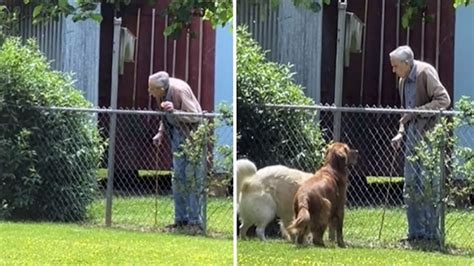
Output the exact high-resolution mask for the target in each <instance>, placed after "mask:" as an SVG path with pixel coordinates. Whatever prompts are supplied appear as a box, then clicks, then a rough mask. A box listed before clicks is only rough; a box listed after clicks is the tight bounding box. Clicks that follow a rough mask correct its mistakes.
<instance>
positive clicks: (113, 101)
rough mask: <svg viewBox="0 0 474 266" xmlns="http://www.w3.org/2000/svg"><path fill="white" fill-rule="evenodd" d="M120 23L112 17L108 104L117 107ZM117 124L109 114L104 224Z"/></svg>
mask: <svg viewBox="0 0 474 266" xmlns="http://www.w3.org/2000/svg"><path fill="white" fill-rule="evenodd" d="M121 25H122V19H121V18H115V17H114V43H113V55H112V84H111V95H110V106H111V108H112V109H117V89H118V56H119V49H120V27H121ZM116 126H117V113H115V112H112V113H111V114H110V129H109V154H108V160H107V191H106V193H105V197H106V204H105V225H106V226H111V225H112V193H113V189H114V170H115V133H116Z"/></svg>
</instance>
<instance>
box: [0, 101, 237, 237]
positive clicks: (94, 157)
mask: <svg viewBox="0 0 474 266" xmlns="http://www.w3.org/2000/svg"><path fill="white" fill-rule="evenodd" d="M31 112H37V113H38V116H37V117H38V119H43V120H44V121H43V122H41V124H42V125H41V126H39V127H38V126H32V127H31V128H30V129H28V130H27V131H28V132H27V133H25V134H26V135H27V136H26V137H25V138H37V139H35V140H34V141H30V140H31V139H29V141H28V143H35V144H34V145H33V144H31V145H30V147H27V148H25V152H22V151H19V152H18V154H12V155H9V156H11V158H1V159H2V162H8V160H11V161H12V162H11V163H12V164H14V163H15V162H14V160H15V156H22V158H26V157H28V158H29V159H31V160H30V161H35V160H36V161H42V162H44V163H43V164H42V165H45V166H44V167H43V168H41V167H36V168H35V169H34V170H32V171H35V173H34V174H31V175H29V176H28V179H26V178H25V179H24V180H25V182H23V183H22V185H21V186H24V187H26V188H28V187H29V186H27V183H28V182H42V183H48V182H49V183H50V185H48V184H42V186H30V187H31V188H32V189H33V188H35V189H36V190H37V191H26V190H25V191H24V193H23V194H24V195H27V197H31V201H33V203H32V204H30V205H31V207H29V208H30V209H34V208H36V209H37V210H41V209H48V210H49V211H48V212H47V214H45V215H42V216H38V217H32V213H35V211H34V210H32V211H31V210H24V215H19V214H18V213H15V210H13V211H9V213H6V212H7V210H9V209H8V208H7V207H5V206H8V204H11V202H13V201H20V200H22V199H21V198H18V195H19V193H16V194H15V195H16V196H17V198H8V197H2V199H1V200H0V201H3V202H0V203H2V206H3V207H5V208H0V217H1V216H2V215H1V214H2V213H1V211H2V209H3V211H4V214H3V216H4V217H7V218H8V217H20V218H24V219H39V220H53V221H73V222H82V223H86V224H96V225H104V224H106V225H111V226H113V227H122V228H128V229H138V230H151V231H155V230H156V231H166V229H165V226H166V225H169V224H172V223H173V222H174V215H175V208H174V202H175V201H174V198H173V186H172V183H173V182H174V181H175V180H173V179H174V178H175V176H176V175H175V174H174V170H173V153H172V150H171V144H172V137H171V135H170V134H167V133H165V134H164V138H163V141H162V143H161V145H160V146H157V145H154V143H153V140H152V139H153V137H154V136H155V134H156V133H157V132H158V128H159V123H160V120H162V119H163V118H164V116H165V115H167V116H169V119H168V120H170V121H174V122H173V125H172V126H171V125H170V124H167V127H165V129H166V131H168V130H171V129H170V128H171V127H172V128H173V130H175V132H173V134H175V133H176V132H178V133H179V134H182V135H180V136H183V137H184V139H186V141H185V142H184V144H183V145H181V146H180V149H179V152H180V156H186V158H188V159H189V160H188V161H189V163H188V164H187V165H186V166H185V167H183V171H184V172H186V175H187V176H188V177H189V178H188V179H187V180H181V182H178V183H179V184H181V185H182V186H181V187H180V188H179V191H178V193H180V195H183V196H182V197H180V199H181V200H182V201H185V202H186V203H185V205H189V206H199V205H201V206H203V208H202V210H189V211H190V212H192V211H196V212H197V213H198V214H197V215H199V218H200V219H202V220H203V223H204V233H206V234H207V235H210V236H215V237H225V238H231V237H232V234H233V222H232V221H233V206H232V203H233V200H232V121H231V118H229V117H225V116H223V115H222V114H210V113H204V114H199V115H196V116H195V117H197V121H199V122H194V123H188V122H187V120H186V119H189V117H190V116H189V115H185V114H183V113H163V112H154V111H141V110H109V109H79V108H39V109H35V110H31ZM163 120H164V119H163ZM168 120H167V121H168ZM183 120H186V121H185V122H183ZM194 121H196V119H194ZM35 123H36V122H35ZM90 125H92V126H90ZM97 129H98V130H97ZM35 130H37V134H36V133H35ZM78 131H84V132H86V133H85V134H77V132H78ZM168 133H169V132H168ZM178 133H176V134H178ZM20 135H21V134H20ZM35 136H36V137H35ZM175 138H176V136H175ZM25 143H26V142H25ZM25 145H26V144H25ZM20 147H21V145H20ZM16 158H18V157H16ZM28 158H26V159H28ZM180 158H183V157H180ZM26 159H25V161H26ZM180 163H181V164H182V163H183V162H180ZM97 166H98V167H97ZM31 169H33V168H31ZM30 176H31V178H30ZM8 178H10V179H11V180H13V179H15V178H16V180H20V179H21V176H19V175H15V174H13V173H11V174H10V177H9V175H8V173H3V175H2V180H0V181H4V182H5V183H8V182H9V180H8ZM35 178H36V179H35ZM58 180H60V181H61V182H56V181H58ZM18 182H22V181H18ZM18 189H24V188H18ZM175 192H176V191H175ZM23 194H20V195H23ZM47 194H51V195H49V196H47V197H46V196H45V195H47ZM58 194H63V195H60V196H55V195H58ZM32 195H34V196H32ZM43 196H44V197H43ZM42 198H44V199H52V200H49V201H48V202H44V200H42ZM25 204H26V203H25ZM36 213H39V212H36Z"/></svg>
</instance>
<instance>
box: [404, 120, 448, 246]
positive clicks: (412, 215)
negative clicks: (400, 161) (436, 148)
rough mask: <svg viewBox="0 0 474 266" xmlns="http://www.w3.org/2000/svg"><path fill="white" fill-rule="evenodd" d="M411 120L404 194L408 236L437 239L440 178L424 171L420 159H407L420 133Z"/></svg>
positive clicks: (406, 149)
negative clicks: (437, 203) (437, 201)
mask: <svg viewBox="0 0 474 266" xmlns="http://www.w3.org/2000/svg"><path fill="white" fill-rule="evenodd" d="M415 125H416V124H414V123H412V124H410V125H409V126H408V128H407V134H406V146H405V167H404V175H405V185H404V187H403V195H404V199H405V204H406V205H407V220H408V238H425V239H434V240H438V239H439V238H440V234H439V227H438V224H439V215H438V211H437V209H436V207H435V201H436V200H437V199H438V194H439V193H438V191H439V190H438V189H439V177H437V176H436V177H434V176H432V175H431V173H428V172H427V171H424V167H423V166H422V164H421V162H420V161H414V162H412V161H410V160H409V159H408V157H410V156H412V155H413V154H414V149H415V146H416V145H417V144H418V143H419V141H420V140H421V139H422V136H421V135H420V133H419V132H418V130H417V129H416V127H415Z"/></svg>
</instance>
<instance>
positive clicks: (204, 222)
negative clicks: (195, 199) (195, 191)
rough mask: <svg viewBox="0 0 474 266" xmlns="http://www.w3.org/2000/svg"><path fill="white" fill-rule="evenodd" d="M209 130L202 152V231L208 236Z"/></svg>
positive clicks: (203, 117) (205, 135)
mask: <svg viewBox="0 0 474 266" xmlns="http://www.w3.org/2000/svg"><path fill="white" fill-rule="evenodd" d="M202 119H203V121H204V122H205V120H204V119H206V117H205V116H204V112H203V113H202ZM207 130H208V129H207V128H205V130H204V147H203V151H202V171H203V191H201V193H203V198H202V201H203V202H202V205H203V206H202V208H203V211H202V216H203V217H202V227H203V228H202V229H203V231H204V235H207V145H208V136H207Z"/></svg>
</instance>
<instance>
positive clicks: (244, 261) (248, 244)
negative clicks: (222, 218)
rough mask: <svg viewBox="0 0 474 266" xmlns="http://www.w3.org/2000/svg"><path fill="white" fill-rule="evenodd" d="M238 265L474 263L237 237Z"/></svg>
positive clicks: (455, 258) (458, 258)
mask: <svg viewBox="0 0 474 266" xmlns="http://www.w3.org/2000/svg"><path fill="white" fill-rule="evenodd" d="M237 250H238V265H239V266H240V265H474V259H473V258H472V257H468V256H453V255H447V254H441V253H439V252H422V251H414V250H397V249H369V248H354V247H352V248H345V249H342V248H335V247H326V248H317V247H312V246H307V247H303V248H297V247H295V246H294V245H292V244H289V243H286V242H284V241H281V240H270V241H268V242H266V243H263V242H261V241H258V240H250V241H238V246H237Z"/></svg>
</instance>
